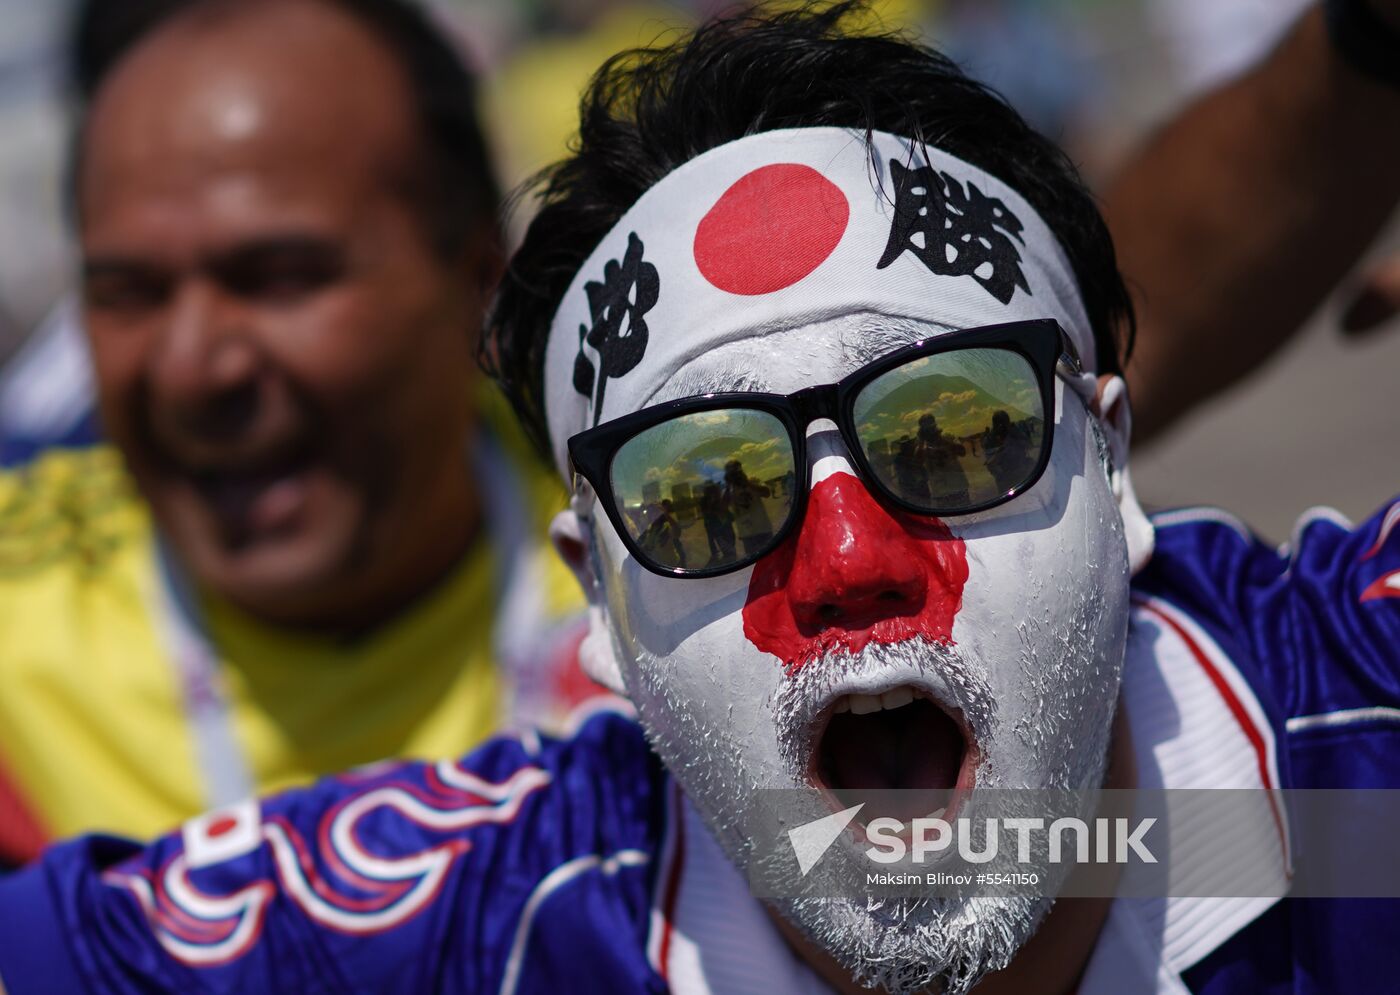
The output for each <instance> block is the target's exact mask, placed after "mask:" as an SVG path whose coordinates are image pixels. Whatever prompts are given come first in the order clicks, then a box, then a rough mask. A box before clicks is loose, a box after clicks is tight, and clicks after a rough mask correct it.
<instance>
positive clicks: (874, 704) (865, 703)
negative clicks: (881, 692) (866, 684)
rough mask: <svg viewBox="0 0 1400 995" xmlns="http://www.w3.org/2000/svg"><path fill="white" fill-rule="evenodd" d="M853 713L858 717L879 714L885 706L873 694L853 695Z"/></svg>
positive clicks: (851, 697)
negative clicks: (873, 713) (872, 713)
mask: <svg viewBox="0 0 1400 995" xmlns="http://www.w3.org/2000/svg"><path fill="white" fill-rule="evenodd" d="M849 700H850V702H851V711H853V712H855V713H856V714H857V715H869V714H870V713H871V712H878V711H879V710H880V709H881V708H882V707H883V706H882V705H881V704H880V699H879V698H878V697H876V696H875V695H873V694H853V695H851V696H850V698H849Z"/></svg>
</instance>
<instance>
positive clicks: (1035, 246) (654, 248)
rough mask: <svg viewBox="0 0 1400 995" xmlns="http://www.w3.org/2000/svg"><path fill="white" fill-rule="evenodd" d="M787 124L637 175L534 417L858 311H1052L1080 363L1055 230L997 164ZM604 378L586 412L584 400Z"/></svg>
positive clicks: (623, 396) (631, 407) (625, 400)
mask: <svg viewBox="0 0 1400 995" xmlns="http://www.w3.org/2000/svg"><path fill="white" fill-rule="evenodd" d="M873 141H874V156H873V160H874V161H873V163H872V156H871V154H870V150H869V149H868V148H867V146H866V143H865V137H864V135H863V134H862V133H860V132H855V131H849V130H847V129H844V128H799V129H791V130H787V131H768V132H763V133H762V134H758V135H751V136H749V137H747V138H742V139H740V140H738V141H736V142H730V143H729V144H727V145H722V146H720V147H719V148H715V149H711V150H710V151H708V152H706V153H704V154H703V155H700V156H698V157H696V158H695V159H692V160H691V161H690V162H687V163H686V164H685V165H683V166H681V167H680V168H679V169H677V170H675V171H674V172H672V173H670V174H669V175H667V176H666V177H665V178H664V179H662V180H661V182H659V183H657V184H656V185H655V186H654V187H652V188H651V189H650V190H648V191H647V192H646V193H645V194H644V195H643V196H642V197H641V199H639V200H638V201H637V203H636V204H634V205H633V206H632V208H631V210H629V211H628V212H627V213H626V214H625V215H623V217H622V219H621V220H620V221H619V222H618V223H617V224H616V225H615V226H614V227H613V229H612V231H610V232H609V233H608V234H607V235H606V236H605V237H604V238H603V240H602V242H601V243H599V245H598V248H597V249H596V250H595V251H594V252H593V254H592V255H591V256H589V258H588V261H587V262H586V263H584V264H583V266H582V268H581V269H580V270H579V272H578V274H577V275H576V276H575V277H574V280H573V283H571V284H570V286H569V290H568V292H567V293H566V294H565V295H564V298H563V301H562V302H561V304H560V306H559V310H558V312H557V313H556V314H555V316H554V322H553V324H552V325H551V326H550V331H549V344H548V348H547V352H546V354H545V398H546V414H547V416H548V421H549V434H550V439H551V442H552V444H553V449H554V457H555V460H556V462H557V463H558V466H559V469H560V472H561V473H563V474H564V475H565V478H566V479H567V469H568V451H567V444H568V440H569V438H570V436H573V435H575V434H576V433H578V432H581V431H583V430H584V429H586V428H590V427H592V426H593V425H594V424H597V423H599V422H603V421H609V420H611V419H614V418H617V417H619V416H621V415H623V414H626V413H628V412H631V411H635V410H637V409H638V408H639V407H641V406H642V405H644V404H645V403H646V402H647V400H648V399H649V398H650V396H651V395H652V393H653V392H654V391H655V389H656V387H657V386H659V385H660V384H662V383H664V382H665V380H666V379H667V378H669V377H670V376H671V375H672V374H673V373H675V371H676V370H678V369H679V368H680V367H682V366H684V365H685V364H686V363H687V362H689V361H690V360H692V359H694V358H695V357H697V356H699V355H702V354H704V353H705V352H707V351H709V350H710V349H713V348H714V347H715V346H717V345H720V344H721V343H724V342H729V341H732V340H734V339H740V338H745V337H748V336H750V335H753V334H755V332H756V330H759V329H762V330H765V331H777V330H779V329H782V328H793V327H797V326H800V325H806V324H811V323H814V322H818V321H824V320H827V319H830V318H836V317H840V316H842V315H848V314H855V313H858V312H867V311H868V312H875V313H878V314H884V315H888V316H890V317H898V318H913V319H919V320H923V321H928V322H933V323H936V324H940V325H944V326H948V327H951V328H968V327H974V326H977V325H991V324H998V323H1001V322H1006V321H1019V320H1022V319H1026V318H1055V319H1058V320H1059V322H1060V324H1061V325H1062V326H1063V327H1064V329H1065V331H1066V332H1067V333H1068V334H1069V336H1070V338H1071V339H1072V340H1073V342H1074V344H1075V347H1076V348H1077V349H1078V350H1079V355H1080V358H1081V359H1082V360H1083V362H1084V364H1085V368H1086V369H1088V370H1092V369H1093V368H1094V365H1095V363H1094V357H1095V349H1094V337H1093V333H1092V331H1091V330H1090V327H1089V321H1088V318H1087V317H1086V316H1085V313H1084V305H1083V302H1082V301H1081V300H1080V295H1079V288H1078V284H1077V283H1076V281H1075V279H1074V272H1073V270H1072V269H1071V268H1070V265H1069V260H1068V259H1067V258H1066V257H1065V254H1064V250H1063V249H1062V248H1061V247H1060V243H1059V241H1058V240H1057V239H1056V238H1055V236H1054V235H1053V234H1052V233H1051V231H1050V229H1049V227H1048V226H1047V225H1046V224H1045V222H1044V221H1042V220H1041V218H1040V216H1039V215H1038V214H1036V212H1035V211H1034V210H1032V208H1031V206H1030V205H1029V204H1028V203H1026V201H1025V200H1024V199H1023V198H1022V197H1021V196H1020V194H1018V193H1016V192H1015V191H1014V190H1012V189H1011V188H1010V187H1008V186H1007V185H1006V184H1005V183H1002V182H1001V181H1000V180H998V179H997V178H996V177H994V176H992V175H990V174H988V173H986V172H985V171H983V170H981V169H978V168H977V167H976V166H971V165H968V164H967V163H966V162H963V161H962V160H961V159H958V158H956V157H955V156H951V155H949V154H948V153H946V152H942V151H939V150H938V149H935V148H926V147H924V146H921V145H916V144H915V143H914V142H911V141H910V140H909V139H906V138H900V137H898V136H896V135H890V134H886V133H884V132H875V134H874V136H873ZM600 392H601V393H602V397H603V400H602V405H601V412H595V411H594V405H595V401H596V399H597V398H598V395H599V393H600Z"/></svg>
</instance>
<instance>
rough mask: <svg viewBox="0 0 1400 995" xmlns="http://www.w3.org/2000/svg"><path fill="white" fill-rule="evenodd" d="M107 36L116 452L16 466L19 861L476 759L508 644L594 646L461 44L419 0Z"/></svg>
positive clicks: (86, 236)
mask: <svg viewBox="0 0 1400 995" xmlns="http://www.w3.org/2000/svg"><path fill="white" fill-rule="evenodd" d="M77 39H78V40H77V54H78V65H77V70H78V77H79V83H80V85H81V87H82V90H83V92H84V94H85V96H86V97H87V98H88V106H87V113H86V116H85V119H84V121H83V123H82V126H81V132H80V135H79V138H78V142H77V146H76V155H75V166H74V176H75V196H76V206H77V217H78V227H79V236H80V239H81V249H82V257H83V270H84V273H83V276H84V304H83V320H84V324H85V326H86V330H87V333H88V337H89V343H90V347H91V352H92V356H93V362H94V368H95V373H96V381H97V386H98V392H99V400H100V407H101V415H102V423H103V427H104V430H105V432H106V433H107V434H108V436H109V437H110V439H111V440H112V441H113V443H114V444H115V446H116V451H114V450H112V449H108V448H106V447H102V446H99V447H95V448H90V449H86V450H78V451H72V452H63V453H53V454H50V455H47V456H43V457H41V458H39V459H38V460H37V461H35V462H33V463H32V464H30V465H28V466H27V467H25V468H24V469H23V470H22V471H20V472H17V473H14V474H12V475H8V476H5V477H3V478H0V688H3V690H2V691H0V771H3V773H0V862H5V863H10V864H16V863H20V862H22V861H24V860H25V859H27V858H29V857H31V856H32V855H34V854H35V853H37V852H38V849H39V848H40V846H41V845H42V844H43V843H44V842H45V841H46V840H47V839H49V838H50V837H51V836H55V835H66V834H70V833H73V832H76V831H78V830H82V829H104V830H115V831H120V832H126V833H136V834H147V833H151V832H155V831H157V830H159V829H161V828H163V827H166V826H168V825H170V824H172V823H174V822H177V821H179V820H180V819H182V818H185V817H187V816H188V815H190V814H192V813H194V812H197V811H199V810H201V809H203V808H206V807H208V806H209V805H211V804H222V803H226V802H228V801H232V800H234V799H236V798H240V797H244V796H246V795H247V794H249V793H251V792H254V791H266V790H271V789H276V788H278V787H280V786H283V785H287V784H290V783H295V782H298V781H301V780H304V779H306V778H309V777H311V776H314V775H316V774H319V773H322V772H325V771H330V770H335V769H339V768H342V767H347V766H353V765H356V764H361V763H364V762H367V761H372V760H377V759H379V758H381V757H385V756H396V755H410V756H425V757H437V756H450V755H452V754H454V753H458V752H460V751H461V750H463V749H465V748H467V747H469V746H470V745H472V744H474V743H475V742H477V741H478V740H479V739H481V738H483V737H484V736H485V735H486V734H487V733H489V732H490V731H492V730H493V729H494V728H496V727H497V726H498V724H499V723H500V721H501V719H502V716H503V704H502V699H503V693H504V690H505V688H504V687H503V683H504V682H503V681H502V679H501V678H500V676H499V675H498V668H497V664H498V663H501V662H502V661H505V660H508V659H516V660H528V661H530V662H531V663H532V664H533V665H535V666H536V667H537V668H538V667H540V666H548V665H549V664H550V663H551V662H552V661H554V660H568V659H570V658H571V654H570V653H569V650H570V649H571V648H572V643H571V642H570V641H569V636H568V634H567V632H565V631H562V630H561V629H560V626H561V625H563V626H564V628H567V625H565V624H564V620H565V619H567V618H568V617H569V612H570V610H571V606H572V604H573V598H575V597H576V594H575V593H574V591H573V589H572V587H570V586H568V585H569V583H570V582H569V581H568V580H566V579H565V578H564V576H563V574H562V572H559V573H557V574H556V575H551V574H550V573H549V570H550V567H549V566H548V565H547V564H553V562H554V561H553V560H552V559H543V558H541V557H543V556H544V555H545V554H543V551H542V550H540V549H539V547H538V546H537V545H536V544H534V543H533V542H532V540H533V538H534V537H535V536H537V535H540V534H541V532H542V529H541V528H540V527H539V523H540V522H541V521H542V520H543V516H544V515H545V514H547V513H548V512H549V511H552V510H554V509H553V508H552V507H551V506H550V501H551V499H552V498H553V495H554V494H556V493H557V491H555V490H551V489H549V486H548V485H546V484H544V483H543V482H542V480H538V479H531V478H530V477H529V475H528V474H527V473H526V472H524V471H523V469H522V468H521V467H520V466H519V465H515V464H514V463H513V460H512V458H510V457H508V456H507V455H506V453H505V448H506V445H504V444H503V441H502V438H501V436H500V435H499V434H498V433H496V432H494V431H493V427H490V426H488V424H487V423H486V421H484V420H483V416H482V408H483V405H482V403H481V397H480V392H479V390H478V388H477V386H476V384H475V382H474V378H473V370H474V366H475V364H474V352H475V349H476V347H477V334H478V330H479V326H480V321H481V314H482V311H483V302H484V299H483V294H484V292H485V290H486V288H487V287H488V286H489V284H490V283H491V281H492V279H493V274H494V270H495V269H496V266H497V261H496V260H497V256H496V253H497V246H496V225H495V212H496V207H497V189H496V186H495V183H494V180H493V178H492V173H491V167H490V164H489V158H488V155H487V150H486V146H485V142H484V139H483V137H482V134H481V131H480V129H479V127H478V124H477V120H476V117H475V108H474V88H473V81H472V79H471V77H470V76H469V74H468V73H467V72H466V70H465V69H464V68H463V67H462V66H461V64H460V63H459V62H458V60H457V58H456V57H455V55H454V54H453V51H452V50H451V48H449V47H448V45H447V44H446V43H445V42H444V41H443V39H442V38H441V37H440V36H439V35H438V34H437V33H436V31H435V30H434V29H433V28H432V27H431V26H430V25H429V23H428V22H427V21H426V20H425V19H424V17H423V15H422V14H421V13H420V12H418V11H417V9H416V8H413V7H411V6H409V5H407V4H404V3H400V2H396V0H290V2H289V0H276V2H273V0H265V2H255V3H246V2H245V3H236V2H220V0H207V2H201V0H153V2H142V3H136V4H132V3H116V2H97V0H95V2H93V3H91V4H90V5H89V6H88V8H87V10H86V11H85V12H84V14H83V15H82V18H81V21H80V27H79V33H78V36H77ZM118 454H119V455H118ZM133 485H134V489H133ZM556 569H557V568H556ZM556 577H557V581H556ZM550 678H551V675H550V674H541V673H536V672H531V673H530V674H528V675H525V677H524V678H523V680H524V682H525V683H527V684H528V686H529V688H530V689H532V690H534V691H536V692H538V693H540V694H544V695H548V694H550V693H551V690H552V689H553V688H554V685H552V684H551V683H550ZM562 693H566V692H562V691H561V694H562ZM532 717H535V718H539V717H540V716H538V715H535V716H532Z"/></svg>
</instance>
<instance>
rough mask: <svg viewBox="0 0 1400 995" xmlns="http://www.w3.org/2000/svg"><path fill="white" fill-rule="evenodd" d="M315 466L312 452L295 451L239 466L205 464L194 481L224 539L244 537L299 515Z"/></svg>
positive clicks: (270, 530) (269, 529)
mask: <svg viewBox="0 0 1400 995" xmlns="http://www.w3.org/2000/svg"><path fill="white" fill-rule="evenodd" d="M313 468H314V462H313V460H312V459H311V455H310V453H309V452H307V451H306V450H304V449H296V450H289V451H286V452H283V453H280V454H278V455H277V456H276V457H275V458H271V459H266V460H259V461H254V462H249V463H247V464H243V465H232V466H228V467H218V468H205V469H202V470H200V471H198V472H197V473H196V474H195V475H194V477H193V482H194V485H195V487H196V489H197V490H198V492H199V494H200V495H201V497H202V498H203V499H204V502H205V505H206V507H208V508H209V509H210V510H211V511H212V512H213V513H214V514H215V516H216V517H217V518H218V520H219V521H220V523H221V525H222V527H223V528H224V530H225V532H226V533H227V534H228V535H227V538H229V539H230V540H234V541H239V540H244V541H246V540H248V539H251V537H252V536H254V535H257V534H259V533H267V532H273V531H276V530H278V529H281V528H285V527H287V526H289V525H290V524H292V523H293V522H294V521H295V520H296V519H297V517H298V515H299V514H300V513H301V511H302V510H303V507H304V505H305V502H306V497H307V495H306V480H307V475H308V473H309V471H311V470H312V469H313Z"/></svg>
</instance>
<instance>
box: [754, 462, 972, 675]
mask: <svg viewBox="0 0 1400 995" xmlns="http://www.w3.org/2000/svg"><path fill="white" fill-rule="evenodd" d="M967 574H968V570H967V551H966V547H965V546H964V544H963V541H962V540H961V539H958V538H956V537H955V536H954V535H953V533H952V532H951V531H949V529H948V527H947V526H946V525H944V524H943V522H941V521H939V520H938V519H936V518H923V517H919V516H915V515H909V514H905V513H904V512H900V511H892V510H890V509H887V508H885V507H884V506H883V505H881V504H880V503H879V502H878V501H876V500H875V498H874V497H873V496H871V494H870V492H869V491H868V490H867V489H866V487H865V485H864V484H862V483H861V482H860V481H859V480H858V479H856V478H855V477H853V476H852V475H851V474H849V473H836V474H833V475H831V476H830V477H827V478H826V479H825V480H823V481H821V482H820V483H818V484H817V485H816V486H815V487H813V488H812V493H811V495H810V496H809V498H808V503H807V513H806V516H805V518H804V520H803V522H802V526H801V528H800V529H799V530H798V532H797V533H796V534H794V535H792V536H789V537H788V539H787V540H786V541H785V542H784V543H783V544H782V545H781V546H780V547H778V549H776V550H774V551H773V552H772V553H770V554H769V555H768V556H766V557H764V558H763V559H762V560H760V561H759V562H758V563H757V564H756V565H755V567H754V572H753V577H752V578H751V579H750V581H749V593H748V600H747V602H746V603H745V605H744V635H745V636H747V637H748V639H749V641H750V642H751V643H753V644H754V645H755V646H756V647H758V648H759V649H760V650H762V651H763V652H765V653H772V654H773V655H774V656H776V657H777V658H778V659H779V660H781V661H782V662H783V666H784V668H785V669H786V670H787V672H788V673H789V674H792V673H795V672H797V671H798V670H799V669H800V668H801V667H802V666H803V665H804V664H805V663H808V662H810V661H811V660H814V659H817V658H819V657H822V656H825V655H827V654H829V653H832V652H835V651H840V650H844V651H846V652H848V653H859V652H860V651H861V650H863V649H864V648H865V647H866V646H868V645H870V644H871V643H877V644H889V643H900V642H904V641H906V640H909V639H914V638H916V637H922V638H923V639H925V640H928V641H931V642H943V643H952V641H953V619H954V616H956V615H957V613H958V610H959V609H960V608H961V607H962V592H963V586H964V584H966V582H967Z"/></svg>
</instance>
